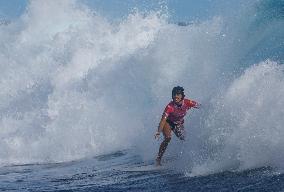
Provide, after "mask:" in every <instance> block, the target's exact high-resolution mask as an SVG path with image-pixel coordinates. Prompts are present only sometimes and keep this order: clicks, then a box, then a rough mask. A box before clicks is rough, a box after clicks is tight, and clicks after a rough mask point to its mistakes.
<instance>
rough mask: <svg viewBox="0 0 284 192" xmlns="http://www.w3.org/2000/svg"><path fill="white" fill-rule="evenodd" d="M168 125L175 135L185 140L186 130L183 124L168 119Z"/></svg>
mask: <svg viewBox="0 0 284 192" xmlns="http://www.w3.org/2000/svg"><path fill="white" fill-rule="evenodd" d="M167 123H168V124H169V125H170V127H171V130H172V131H173V132H174V133H175V135H176V136H177V137H178V138H179V139H180V140H184V139H185V130H184V126H183V124H175V123H174V122H172V121H170V120H169V119H167Z"/></svg>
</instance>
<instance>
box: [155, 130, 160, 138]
mask: <svg viewBox="0 0 284 192" xmlns="http://www.w3.org/2000/svg"><path fill="white" fill-rule="evenodd" d="M159 137H160V132H159V131H157V132H156V134H155V139H159Z"/></svg>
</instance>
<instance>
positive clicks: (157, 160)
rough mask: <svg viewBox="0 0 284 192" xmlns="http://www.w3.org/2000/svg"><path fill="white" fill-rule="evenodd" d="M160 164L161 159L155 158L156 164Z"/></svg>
mask: <svg viewBox="0 0 284 192" xmlns="http://www.w3.org/2000/svg"><path fill="white" fill-rule="evenodd" d="M161 165H162V164H161V159H158V158H157V159H156V166H161Z"/></svg>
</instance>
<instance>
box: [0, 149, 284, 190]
mask: <svg viewBox="0 0 284 192" xmlns="http://www.w3.org/2000/svg"><path fill="white" fill-rule="evenodd" d="M131 153H133V152H131V151H127V150H124V151H117V152H115V153H111V154H106V155H101V156H96V157H93V158H88V159H84V160H81V161H73V162H66V163H54V164H30V165H18V166H7V167H2V168H1V169H0V176H1V182H0V185H1V187H0V189H1V191H283V187H284V176H283V174H280V173H277V172H275V171H273V170H272V169H271V168H269V167H261V168H257V169H252V170H245V171H224V172H221V173H216V174H210V175H206V176H195V177H190V176H186V175H185V174H184V173H182V172H181V173H178V172H176V171H174V170H173V169H171V167H170V166H168V167H167V166H166V168H165V169H162V170H153V171H145V172H142V171H137V172H135V171H124V169H125V168H126V167H127V168H129V167H138V166H141V165H144V164H145V162H143V161H141V158H140V157H139V156H137V155H133V154H131Z"/></svg>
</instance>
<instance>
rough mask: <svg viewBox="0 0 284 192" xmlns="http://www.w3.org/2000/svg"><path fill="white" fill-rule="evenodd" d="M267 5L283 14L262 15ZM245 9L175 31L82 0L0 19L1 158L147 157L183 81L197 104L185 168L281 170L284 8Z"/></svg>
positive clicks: (157, 16)
mask: <svg viewBox="0 0 284 192" xmlns="http://www.w3.org/2000/svg"><path fill="white" fill-rule="evenodd" d="M271 2H272V1H271ZM273 2H274V1H273ZM279 2H280V1H279ZM273 5H274V4H273ZM267 6H269V7H272V8H270V9H268V8H266V7H267ZM276 7H278V6H276ZM62 10H64V11H62ZM267 10H269V11H271V12H274V11H278V13H279V14H276V15H277V16H275V14H272V16H271V17H270V19H269V20H267V16H266V15H267V12H266V11H267ZM237 12H238V13H239V10H238V11H237ZM240 12H242V13H244V14H241V15H236V14H232V15H231V16H227V15H226V16H222V15H219V16H215V17H212V18H210V19H208V20H206V21H199V22H190V24H189V25H185V26H178V25H176V24H172V23H170V22H168V16H167V15H165V14H164V13H163V11H162V12H160V11H156V12H155V11H149V12H148V13H146V14H145V13H140V12H139V11H135V12H133V13H130V14H129V15H128V16H127V17H125V18H124V19H122V20H121V21H120V22H112V21H109V20H107V19H106V18H105V17H103V16H100V14H99V13H97V12H93V11H92V10H91V9H90V8H89V7H87V6H85V5H83V4H81V3H80V2H78V1H67V0H66V1H65V0H64V1H61V2H60V3H59V4H58V2H57V1H55V0H54V1H48V2H46V1H30V2H29V4H28V7H27V11H26V12H25V13H24V14H23V15H22V16H21V17H19V18H18V19H17V20H15V21H13V22H12V23H10V24H9V25H6V26H0V34H1V35H0V36H1V38H0V42H1V43H0V49H1V54H0V61H1V65H0V67H1V70H0V71H1V72H0V73H1V75H0V81H1V84H0V87H1V93H0V118H1V121H0V127H1V129H0V137H1V140H0V144H1V150H0V163H1V164H2V165H5V164H15V163H16V164H24V163H35V162H36V163H41V162H60V161H69V160H74V159H79V158H84V157H87V156H93V155H99V154H106V153H110V152H112V151H117V150H122V149H125V148H133V147H136V148H137V149H138V153H139V154H142V156H143V157H144V158H150V157H151V158H153V156H154V155H155V153H156V152H157V151H156V150H157V147H158V143H157V142H155V141H153V140H152V138H153V133H154V131H155V130H156V126H157V124H158V122H159V118H160V115H161V110H162V109H163V108H164V106H165V104H166V103H167V102H168V101H169V100H170V91H171V88H172V87H173V86H175V85H177V84H179V85H183V86H184V87H185V88H186V95H187V96H188V97H190V98H193V99H195V100H198V101H200V102H201V103H202V104H203V109H202V110H200V111H194V112H192V114H191V116H190V117H189V119H187V122H186V123H187V124H186V126H187V128H188V130H189V131H188V141H186V142H185V144H184V146H185V147H186V149H188V150H186V151H185V152H184V154H183V156H182V158H181V160H180V161H181V162H182V163H181V164H180V165H183V166H184V167H187V169H188V170H190V171H192V172H194V171H195V172H199V173H201V172H202V171H201V170H205V172H206V173H207V172H211V171H220V170H224V169H232V168H234V169H238V168H239V169H242V168H251V167H257V166H264V165H270V166H276V167H282V166H283V165H282V163H281V159H283V158H282V154H281V151H280V149H281V148H282V147H283V143H282V142H281V140H279V138H280V136H281V135H282V132H281V129H280V126H281V124H282V125H283V122H282V119H281V116H283V105H284V104H283V99H282V98H283V92H284V91H283V69H282V68H283V67H282V65H281V64H282V63H283V54H281V53H282V52H283V50H284V48H283V46H284V45H283V43H281V42H283V34H284V33H283V30H282V29H284V27H283V18H282V17H281V16H278V15H281V13H282V10H281V9H279V10H278V9H274V8H273V6H271V5H270V4H269V5H267V4H262V2H258V1H256V3H255V4H253V5H251V7H249V8H244V9H243V10H240ZM234 13H236V12H234ZM254 15H256V16H254ZM251 16H253V17H251ZM247 18H249V19H247ZM275 29H278V30H277V31H276V30H275ZM173 142H175V141H173ZM178 146H179V145H176V146H175V145H171V146H170V149H169V152H171V151H172V152H173V151H174V150H173V149H176V147H178ZM264 150H266V151H267V153H263V151H264ZM189 159H190V162H189ZM209 165H210V166H209ZM213 165H215V166H213Z"/></svg>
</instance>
